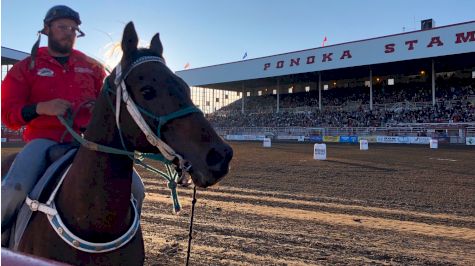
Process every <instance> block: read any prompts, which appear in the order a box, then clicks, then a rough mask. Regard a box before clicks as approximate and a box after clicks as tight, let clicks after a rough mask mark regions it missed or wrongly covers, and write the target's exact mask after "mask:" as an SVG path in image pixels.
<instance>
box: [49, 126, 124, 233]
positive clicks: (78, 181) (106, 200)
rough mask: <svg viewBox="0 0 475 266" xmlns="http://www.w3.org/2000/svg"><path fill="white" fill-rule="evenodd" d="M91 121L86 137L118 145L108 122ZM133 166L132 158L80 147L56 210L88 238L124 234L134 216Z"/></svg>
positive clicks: (60, 192)
mask: <svg viewBox="0 0 475 266" xmlns="http://www.w3.org/2000/svg"><path fill="white" fill-rule="evenodd" d="M97 121H98V120H96V123H97ZM93 123H95V122H94V119H93V121H92V122H91V125H90V126H89V128H88V133H89V134H87V135H86V138H87V139H88V140H91V141H95V142H99V143H101V144H103V145H111V146H116V147H117V146H118V144H117V136H115V134H116V131H115V128H114V125H113V124H112V125H111V124H110V123H111V122H109V123H105V122H104V121H102V123H101V125H95V124H93ZM117 148H118V147H117ZM132 166H133V163H132V160H131V159H130V158H129V157H127V156H124V155H114V154H108V153H105V152H96V151H91V150H88V149H87V148H84V147H81V148H80V149H79V151H78V153H77V155H76V157H75V158H74V161H73V165H72V166H71V168H70V169H69V172H68V174H67V176H66V177H65V179H64V183H63V185H62V187H61V190H60V191H59V194H58V197H57V200H56V203H57V205H58V211H59V213H60V214H61V215H62V217H63V220H64V222H65V224H66V225H69V226H70V227H72V231H73V233H77V234H78V236H80V237H81V236H82V237H84V238H86V239H91V241H92V239H94V237H97V234H98V233H100V235H101V237H105V236H106V237H107V234H110V235H109V236H110V237H111V238H113V237H117V235H118V234H119V235H120V234H121V233H124V229H127V225H129V224H130V220H131V218H132V217H133V213H132V211H131V208H130V206H131V205H130V195H131V184H132V171H133V170H132ZM101 240H103V238H101Z"/></svg>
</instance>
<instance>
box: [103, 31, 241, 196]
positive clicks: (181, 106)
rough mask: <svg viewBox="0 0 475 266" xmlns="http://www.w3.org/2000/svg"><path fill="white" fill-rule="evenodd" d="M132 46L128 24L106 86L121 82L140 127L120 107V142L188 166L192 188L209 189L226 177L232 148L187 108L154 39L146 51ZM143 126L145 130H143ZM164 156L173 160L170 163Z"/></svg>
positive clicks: (183, 89) (181, 86)
mask: <svg viewBox="0 0 475 266" xmlns="http://www.w3.org/2000/svg"><path fill="white" fill-rule="evenodd" d="M137 45H138V37H137V33H136V31H135V28H134V25H133V23H132V22H130V23H128V24H127V26H126V27H125V29H124V34H123V37H122V50H123V56H122V59H121V62H120V64H119V65H118V66H117V67H116V68H115V69H114V71H113V73H112V75H111V77H110V78H109V82H110V84H113V83H115V84H113V85H112V86H113V87H114V88H117V87H120V83H121V82H122V81H123V82H124V83H123V84H124V86H123V88H124V90H125V94H128V95H129V96H130V99H131V102H133V103H134V104H135V105H136V106H137V111H138V113H140V115H141V116H142V117H143V121H144V122H145V124H146V125H140V123H137V119H135V120H134V118H133V116H134V115H133V113H134V111H133V110H132V111H131V110H130V108H129V107H126V104H124V102H123V103H122V104H121V107H120V119H119V120H120V122H119V124H120V127H121V131H122V134H123V136H124V139H126V140H127V143H128V145H132V146H133V147H134V148H135V149H136V150H138V151H141V152H153V153H158V152H161V153H162V154H164V153H165V154H164V155H167V153H168V156H169V159H170V160H173V162H174V163H175V164H177V166H180V164H181V166H182V167H185V168H186V164H188V163H189V164H191V168H190V169H189V171H188V172H189V173H190V175H191V177H192V179H193V182H194V183H195V184H196V185H197V186H200V187H207V186H210V185H213V184H215V183H216V182H218V181H219V180H220V179H221V178H222V177H224V176H225V175H226V174H227V173H228V169H229V162H230V160H231V158H232V156H233V150H232V148H231V147H230V146H229V145H228V144H226V143H225V142H224V141H223V140H222V139H221V137H219V136H218V135H217V134H216V132H215V131H214V129H213V128H212V126H211V125H210V123H209V122H208V121H207V120H206V119H205V117H204V115H203V113H201V111H199V110H198V109H197V107H196V106H195V105H194V104H193V102H192V100H191V95H190V88H189V87H188V85H187V84H186V83H185V82H184V81H183V80H182V79H181V78H179V77H178V76H176V75H175V74H174V73H173V72H172V71H171V70H170V69H169V68H168V67H167V66H166V65H165V61H164V59H163V55H162V54H163V46H162V43H161V41H160V37H159V34H158V33H157V34H156V35H155V36H154V37H153V38H152V41H151V43H150V48H149V49H145V48H140V49H139V48H137ZM118 91H119V90H118ZM122 94H124V91H123V92H122ZM124 101H125V100H124ZM147 126H148V127H149V129H151V131H147V130H144V127H147ZM152 135H153V136H152ZM157 141H158V142H162V141H163V142H164V145H165V146H166V147H165V148H163V147H162V148H157V146H156V145H155V146H154V144H157ZM158 146H160V145H158ZM169 148H171V149H169ZM170 150H171V152H170ZM170 154H176V155H177V156H176V157H175V158H174V159H173V157H170Z"/></svg>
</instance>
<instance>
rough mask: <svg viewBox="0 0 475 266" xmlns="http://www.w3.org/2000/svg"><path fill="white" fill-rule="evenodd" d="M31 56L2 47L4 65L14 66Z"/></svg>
mask: <svg viewBox="0 0 475 266" xmlns="http://www.w3.org/2000/svg"><path fill="white" fill-rule="evenodd" d="M29 55H30V54H28V53H25V52H21V51H18V50H14V49H10V48H7V47H3V46H2V65H13V64H15V63H16V62H18V61H20V60H23V59H24V58H26V57H28V56H29Z"/></svg>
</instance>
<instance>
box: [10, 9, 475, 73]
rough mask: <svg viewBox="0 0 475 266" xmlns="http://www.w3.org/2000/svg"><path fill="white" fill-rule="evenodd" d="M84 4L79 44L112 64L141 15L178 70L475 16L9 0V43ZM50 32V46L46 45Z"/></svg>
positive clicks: (22, 43) (142, 35) (21, 43)
mask: <svg viewBox="0 0 475 266" xmlns="http://www.w3.org/2000/svg"><path fill="white" fill-rule="evenodd" d="M58 4H63V5H67V6H69V7H71V8H73V9H74V10H76V11H78V12H79V14H80V16H81V20H82V22H83V23H82V25H81V29H82V30H83V31H84V32H85V33H86V37H84V38H79V39H78V40H77V42H76V49H78V50H80V51H82V52H84V53H86V54H87V55H89V56H91V57H93V58H95V59H98V60H99V61H101V62H103V63H107V64H112V66H113V65H114V64H115V63H116V62H117V59H118V58H117V56H116V57H115V58H114V57H111V55H110V51H111V47H112V46H113V45H114V44H118V43H120V40H121V38H122V32H123V29H124V26H125V24H126V23H127V22H129V21H133V22H134V24H135V28H136V30H137V33H138V35H139V39H140V45H141V46H144V47H145V46H148V45H149V42H150V40H151V39H152V37H153V36H154V35H155V33H157V32H159V33H160V37H161V41H162V43H163V46H164V57H165V59H166V61H167V64H168V66H169V67H170V69H171V70H173V71H178V70H183V69H184V67H185V65H187V64H188V65H189V68H197V67H204V66H210V65H216V64H222V63H229V62H235V61H241V60H243V56H244V55H245V54H247V57H246V58H245V59H244V60H249V59H252V58H258V57H264V56H270V55H275V54H280V53H286V52H293V51H299V50H305V49H311V48H315V47H321V46H322V42H323V40H324V38H325V37H327V41H326V42H325V45H332V44H338V43H343V42H349V41H355V40H362V39H367V38H372V37H379V36H385V35H390V34H397V33H401V32H403V31H406V32H408V31H413V30H419V29H420V21H421V20H424V19H429V18H432V19H434V21H435V25H436V26H444V25H450V24H456V23H460V22H466V21H473V20H475V12H474V10H475V1H474V0H453V1H447V0H431V1H426V0H393V1H385V0H346V1H344V0H331V1H320V0H289V1H285V0H239V1H238V0H234V1H230V0H229V1H228V0H200V1H198V0H134V1H125V0H81V1H78V0H76V1H73V0H63V1H54V0H22V1H21V0H1V45H2V46H4V47H8V48H12V49H16V50H20V51H24V52H28V53H29V52H30V50H31V46H32V45H33V43H34V42H35V40H36V38H37V35H36V32H37V31H38V30H40V29H41V28H42V26H43V18H44V16H45V14H46V12H47V11H48V9H49V8H50V7H52V6H54V5H58ZM46 40H47V39H46V37H45V36H43V38H42V45H44V46H45V45H46V44H47V41H46Z"/></svg>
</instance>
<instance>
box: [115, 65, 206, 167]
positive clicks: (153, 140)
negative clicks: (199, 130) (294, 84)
mask: <svg viewBox="0 0 475 266" xmlns="http://www.w3.org/2000/svg"><path fill="white" fill-rule="evenodd" d="M151 62H156V63H159V64H163V65H165V61H164V60H163V58H161V57H158V56H142V57H139V58H138V59H136V60H135V61H134V62H133V63H132V64H131V65H130V66H129V67H128V68H127V71H126V72H124V73H122V66H121V64H120V63H119V64H118V65H117V67H116V69H115V80H114V84H115V87H116V103H115V120H116V125H117V128H118V129H119V132H120V131H121V129H120V122H119V118H120V105H121V102H122V101H123V102H124V104H125V105H126V107H127V110H128V112H129V114H130V115H131V116H132V118H133V119H134V121H135V123H136V124H137V126H138V127H139V128H140V130H142V132H143V133H144V134H145V136H146V138H147V140H148V142H149V143H150V144H151V145H153V146H155V147H157V149H158V150H159V151H160V153H161V154H162V155H163V156H164V157H165V158H166V159H167V160H168V161H170V162H173V161H175V160H178V168H179V169H180V170H181V171H184V172H188V171H189V170H190V169H191V167H192V165H191V163H190V162H189V161H186V160H184V159H183V157H182V156H181V155H180V154H178V153H176V152H175V151H174V150H173V148H172V147H170V146H169V145H168V144H166V143H165V142H164V141H163V140H162V139H161V138H160V137H161V133H160V132H161V128H162V126H163V125H165V124H166V123H168V122H169V121H171V120H173V119H176V118H179V117H182V116H186V115H188V114H191V113H201V110H200V109H198V108H197V107H196V106H194V105H190V106H187V107H184V108H181V109H179V110H177V111H175V112H172V113H170V114H167V115H163V116H157V115H154V114H152V113H150V112H148V111H147V110H145V109H144V108H142V107H140V106H137V104H135V102H134V101H133V100H132V98H131V97H130V95H129V93H128V91H127V86H126V85H125V79H126V78H127V76H128V75H129V74H130V72H131V71H132V70H133V69H134V68H136V67H138V66H140V65H142V64H145V63H151ZM165 66H166V65H165ZM107 83H108V82H107ZM142 114H146V115H147V116H149V117H151V118H152V119H154V120H156V121H158V126H157V129H156V131H155V132H156V133H155V132H154V131H152V129H151V128H150V126H149V125H148V124H147V122H145V119H144V118H143V116H142ZM121 139H122V137H121Z"/></svg>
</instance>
